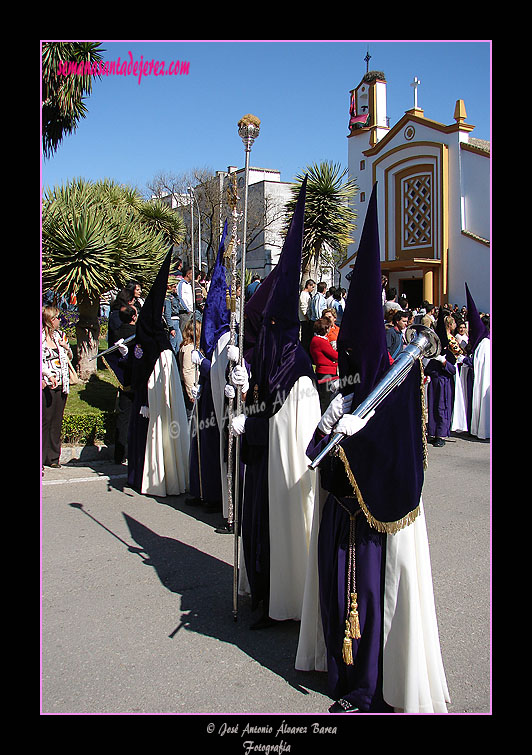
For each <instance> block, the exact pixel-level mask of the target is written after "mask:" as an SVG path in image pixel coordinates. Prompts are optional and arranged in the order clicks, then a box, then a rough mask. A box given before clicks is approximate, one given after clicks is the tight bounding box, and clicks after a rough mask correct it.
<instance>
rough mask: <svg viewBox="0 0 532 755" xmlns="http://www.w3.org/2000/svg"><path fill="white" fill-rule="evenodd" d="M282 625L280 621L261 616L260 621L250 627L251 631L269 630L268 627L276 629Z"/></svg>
mask: <svg viewBox="0 0 532 755" xmlns="http://www.w3.org/2000/svg"><path fill="white" fill-rule="evenodd" d="M280 623H281V622H280V621H276V620H275V619H271V618H270V617H269V616H261V617H260V619H258V620H257V621H256V622H255V623H254V624H252V625H251V626H250V629H268V627H274V626H276V625H277V624H280Z"/></svg>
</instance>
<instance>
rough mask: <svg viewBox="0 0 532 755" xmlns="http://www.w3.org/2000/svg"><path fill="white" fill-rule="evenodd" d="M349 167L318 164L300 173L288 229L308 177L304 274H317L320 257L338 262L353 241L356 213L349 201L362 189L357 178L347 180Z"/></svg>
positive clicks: (295, 187) (295, 183)
mask: <svg viewBox="0 0 532 755" xmlns="http://www.w3.org/2000/svg"><path fill="white" fill-rule="evenodd" d="M346 174H347V170H346V169H345V170H342V168H341V167H340V165H338V164H335V163H332V162H322V163H320V164H317V163H314V164H312V165H310V166H308V167H307V169H306V170H305V171H304V172H303V173H301V174H298V175H297V176H296V181H295V182H294V185H293V186H292V198H291V199H290V200H289V201H288V202H287V204H286V211H287V217H286V221H285V229H286V230H288V224H289V222H290V218H291V216H292V213H293V211H294V209H295V205H296V201H297V196H298V194H299V190H300V188H301V184H302V183H303V180H304V178H305V175H306V176H307V195H306V203H305V231H304V237H303V259H302V277H303V278H308V277H313V276H315V275H316V270H317V268H318V265H319V262H320V259H322V260H323V259H325V261H326V262H327V263H328V264H331V263H332V264H335V266H338V262H339V261H340V260H341V258H342V257H345V254H346V249H347V245H348V244H349V243H350V242H351V241H352V240H353V239H352V238H351V233H352V232H353V231H354V229H355V219H356V213H355V212H354V211H353V210H351V209H350V207H349V204H350V201H351V200H352V198H353V197H354V196H355V194H356V192H357V191H358V187H357V185H356V182H355V181H354V180H349V179H348V180H346V181H345V182H344V181H343V180H344V178H345V176H346Z"/></svg>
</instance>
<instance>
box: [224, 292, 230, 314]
mask: <svg viewBox="0 0 532 755" xmlns="http://www.w3.org/2000/svg"><path fill="white" fill-rule="evenodd" d="M225 306H226V307H227V309H228V310H229V311H231V295H230V293H229V289H227V291H226V292H225Z"/></svg>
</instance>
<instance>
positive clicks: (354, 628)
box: [349, 592, 361, 640]
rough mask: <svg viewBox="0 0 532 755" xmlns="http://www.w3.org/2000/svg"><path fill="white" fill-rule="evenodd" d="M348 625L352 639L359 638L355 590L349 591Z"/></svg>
mask: <svg viewBox="0 0 532 755" xmlns="http://www.w3.org/2000/svg"><path fill="white" fill-rule="evenodd" d="M349 626H350V629H351V631H350V634H351V637H352V638H353V639H354V640H359V639H360V637H361V634H360V621H359V618H358V603H357V594H356V592H353V593H351V611H350V613H349Z"/></svg>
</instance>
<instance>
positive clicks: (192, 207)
mask: <svg viewBox="0 0 532 755" xmlns="http://www.w3.org/2000/svg"><path fill="white" fill-rule="evenodd" d="M188 190H189V192H190V249H191V256H192V335H193V339H194V351H196V350H197V344H196V276H195V274H194V271H195V268H194V201H193V200H194V192H193V189H192V186H189V187H188ZM198 372H199V368H198V365H195V368H194V373H195V375H194V382H195V384H196V385H198V380H199V376H198ZM194 416H195V419H196V444H197V446H198V480H199V489H200V500H202V501H203V483H202V481H201V453H200V437H199V410H198V397H197V396H196V398H195V399H194Z"/></svg>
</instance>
